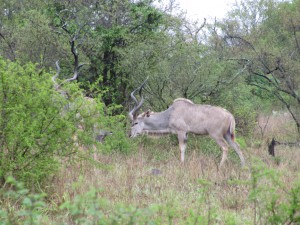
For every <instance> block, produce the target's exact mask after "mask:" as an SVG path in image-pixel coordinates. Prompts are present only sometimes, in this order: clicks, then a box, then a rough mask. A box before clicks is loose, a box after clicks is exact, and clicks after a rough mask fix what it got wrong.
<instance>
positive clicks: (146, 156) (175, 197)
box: [49, 114, 300, 224]
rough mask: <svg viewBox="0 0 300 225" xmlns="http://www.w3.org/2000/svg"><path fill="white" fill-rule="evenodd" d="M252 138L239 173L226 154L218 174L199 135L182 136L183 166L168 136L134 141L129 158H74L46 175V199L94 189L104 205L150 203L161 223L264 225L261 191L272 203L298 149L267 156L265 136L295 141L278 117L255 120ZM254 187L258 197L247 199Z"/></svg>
mask: <svg viewBox="0 0 300 225" xmlns="http://www.w3.org/2000/svg"><path fill="white" fill-rule="evenodd" d="M262 129H263V130H262ZM254 133H255V134H254V136H253V140H246V142H247V146H243V152H244V155H245V158H246V161H247V166H246V167H245V168H241V167H240V164H239V159H238V157H237V156H236V155H235V153H234V152H233V151H231V154H230V157H229V160H228V161H227V163H226V165H225V167H224V168H222V169H220V168H219V162H220V158H221V151H220V150H218V147H217V146H216V145H215V144H214V143H211V142H210V141H209V140H208V139H205V138H202V137H191V138H190V140H189V141H188V148H187V151H186V161H185V163H184V164H181V163H180V161H179V149H178V146H177V144H176V141H174V138H172V137H164V138H162V139H151V138H140V139H136V140H137V142H139V147H138V150H137V151H136V152H135V153H132V154H129V155H123V154H120V153H113V154H109V155H107V154H98V156H97V160H96V162H97V163H96V164H92V163H91V162H89V161H82V162H81V163H79V164H76V165H68V166H66V167H65V168H64V169H63V170H62V171H61V173H60V174H59V176H57V177H55V178H54V180H53V184H52V185H53V186H52V187H54V188H53V190H52V193H53V195H52V196H49V198H50V200H51V202H52V205H53V207H54V206H59V205H60V204H62V203H63V202H64V201H66V200H70V199H73V198H74V197H75V196H77V195H80V194H84V193H85V192H87V191H88V190H89V188H90V187H96V188H100V189H101V190H102V191H101V192H100V196H99V197H101V198H104V199H107V200H108V201H109V202H110V204H111V205H112V206H114V205H119V204H123V205H125V206H128V205H131V206H134V207H137V208H145V207H149V206H152V205H157V206H158V207H159V210H157V212H156V216H159V217H162V218H163V219H161V223H162V224H166V223H168V224H187V221H189V220H188V217H189V216H191V215H192V214H193V215H195V214H199V215H202V216H203V217H204V218H206V219H205V220H203V221H206V222H205V224H265V223H266V221H267V216H265V217H264V215H263V213H265V212H264V211H263V208H264V206H265V205H264V202H263V199H264V198H265V199H266V201H269V199H268V198H271V197H272V196H271V195H270V193H268V190H271V189H272V188H274V190H273V191H274V192H275V193H277V194H278V196H279V197H278V199H277V200H276V201H277V203H278V204H280V202H281V201H283V202H284V201H286V199H284V198H286V192H288V191H289V190H291V188H293V184H294V182H295V180H296V179H298V180H299V171H300V147H299V146H298V147H290V146H284V145H282V146H281V145H280V146H276V157H275V158H273V157H271V156H269V155H268V151H267V142H268V141H269V140H270V139H271V138H272V137H275V138H276V139H277V140H280V141H284V140H292V139H294V138H295V137H294V136H295V131H294V128H293V123H292V121H291V119H290V118H289V117H288V116H287V115H286V114H280V115H272V116H270V117H266V116H261V117H259V118H258V126H257V128H256V131H255V132H254ZM294 140H295V139H294ZM202 142H204V143H206V144H205V146H204V149H203V146H202V144H201V143H202ZM207 143H208V144H207ZM255 177H257V180H258V181H257V183H255V182H256V181H255ZM256 189H257V192H258V194H257V195H256V196H254V197H253V195H254V194H253V193H254V192H255V190H256ZM264 191H266V192H264ZM264 193H265V196H264ZM272 193H273V192H272ZM270 196H271V197H270ZM108 213H109V212H108ZM260 214H262V215H260ZM170 216H171V217H172V218H170ZM190 224H198V223H197V222H195V223H190ZM199 224H200V223H199Z"/></svg>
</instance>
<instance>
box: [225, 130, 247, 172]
mask: <svg viewBox="0 0 300 225" xmlns="http://www.w3.org/2000/svg"><path fill="white" fill-rule="evenodd" d="M225 140H226V141H227V143H228V144H229V145H230V146H231V147H232V148H233V149H234V151H235V152H236V153H237V154H238V156H239V158H240V160H241V165H242V166H245V159H244V156H243V153H242V151H241V149H240V146H239V144H238V143H236V142H235V141H234V140H232V137H231V134H229V133H227V134H226V135H225Z"/></svg>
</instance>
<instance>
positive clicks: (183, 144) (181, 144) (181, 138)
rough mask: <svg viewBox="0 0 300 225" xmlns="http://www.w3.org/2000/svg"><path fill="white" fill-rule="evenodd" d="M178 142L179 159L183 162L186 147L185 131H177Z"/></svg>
mask: <svg viewBox="0 0 300 225" xmlns="http://www.w3.org/2000/svg"><path fill="white" fill-rule="evenodd" d="M177 135H178V142H179V148H180V161H181V162H182V163H183V162H184V153H185V149H186V142H187V135H186V132H178V134H177Z"/></svg>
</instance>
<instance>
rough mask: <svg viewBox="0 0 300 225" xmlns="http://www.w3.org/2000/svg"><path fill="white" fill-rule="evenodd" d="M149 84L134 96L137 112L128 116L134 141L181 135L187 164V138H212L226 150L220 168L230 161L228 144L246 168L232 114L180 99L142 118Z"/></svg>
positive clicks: (182, 152)
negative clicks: (144, 93)
mask: <svg viewBox="0 0 300 225" xmlns="http://www.w3.org/2000/svg"><path fill="white" fill-rule="evenodd" d="M145 82H146V81H145ZM145 82H144V83H143V84H142V85H141V86H140V87H139V88H137V89H135V90H134V91H133V92H132V93H131V98H132V99H133V100H134V102H135V106H134V108H133V109H132V110H131V111H130V112H129V114H128V115H129V118H130V120H131V125H132V127H131V135H130V136H131V137H136V136H137V135H140V134H153V135H155V134H169V133H173V134H177V137H178V141H179V148H180V152H181V157H180V158H181V162H184V152H185V149H186V142H187V134H188V133H193V134H199V135H209V136H210V137H211V138H213V139H214V140H215V141H216V142H217V144H218V145H219V146H220V147H221V149H222V150H223V154H222V159H221V163H220V166H222V165H223V164H224V162H225V160H226V159H227V153H228V144H229V145H230V146H231V147H232V148H233V149H234V150H235V152H236V153H237V154H238V156H239V158H240V160H241V164H242V166H244V165H245V159H244V157H243V153H242V151H241V150H240V148H239V145H238V144H237V143H236V142H235V141H234V138H235V135H234V130H235V120H234V117H233V115H232V114H231V113H230V112H228V111H227V110H226V109H223V108H221V107H216V106H211V105H198V104H194V103H193V102H192V101H190V100H188V99H185V98H178V99H175V100H174V102H173V104H172V105H171V106H169V108H168V109H167V110H165V111H163V112H150V111H148V112H144V113H141V114H139V115H138V111H139V109H140V108H141V107H142V105H143V103H144V98H143V96H142V94H141V92H142V89H143V87H144V85H145ZM137 90H139V93H140V97H141V100H140V102H138V100H137V99H136V97H135V96H134V93H135V92H136V91H137Z"/></svg>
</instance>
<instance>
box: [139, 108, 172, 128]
mask: <svg viewBox="0 0 300 225" xmlns="http://www.w3.org/2000/svg"><path fill="white" fill-rule="evenodd" d="M172 110H173V109H172V108H169V109H167V110H166V111H163V112H157V113H153V114H150V116H149V117H145V118H144V129H143V131H144V132H145V133H148V134H164V133H170V132H171V131H170V127H169V120H170V116H171V112H172Z"/></svg>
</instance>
